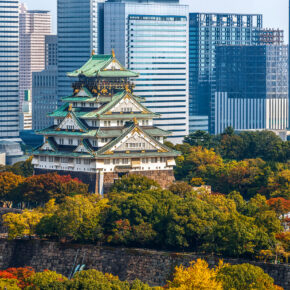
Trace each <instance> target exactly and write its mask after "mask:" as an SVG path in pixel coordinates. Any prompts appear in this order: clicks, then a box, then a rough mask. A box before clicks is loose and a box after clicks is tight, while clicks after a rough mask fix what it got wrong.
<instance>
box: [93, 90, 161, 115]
mask: <svg viewBox="0 0 290 290" xmlns="http://www.w3.org/2000/svg"><path fill="white" fill-rule="evenodd" d="M125 97H127V98H130V99H132V101H133V102H136V103H137V104H138V106H140V107H141V108H142V110H143V112H144V114H153V115H155V113H153V112H151V111H150V110H149V109H147V108H145V107H144V106H143V105H142V104H141V103H140V102H139V100H136V99H135V97H134V96H133V95H132V94H131V93H129V92H126V91H121V92H118V93H116V94H115V95H114V96H113V97H112V101H111V102H109V103H107V104H106V105H104V106H102V107H101V108H100V109H99V110H98V111H97V112H96V113H97V114H98V115H104V114H106V113H108V112H109V111H110V109H112V108H113V107H114V106H115V105H117V104H118V103H119V102H120V101H121V100H122V99H123V98H125ZM156 115H157V114H156Z"/></svg>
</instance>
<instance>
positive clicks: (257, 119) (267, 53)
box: [214, 45, 289, 134]
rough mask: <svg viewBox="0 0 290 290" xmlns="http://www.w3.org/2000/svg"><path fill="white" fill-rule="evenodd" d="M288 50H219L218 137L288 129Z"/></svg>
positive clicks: (271, 47)
mask: <svg viewBox="0 0 290 290" xmlns="http://www.w3.org/2000/svg"><path fill="white" fill-rule="evenodd" d="M287 61H288V47H287V46H285V45H282V46H279V45H257V46H220V47H216V71H215V78H216V82H215V90H216V91H215V110H214V111H215V114H214V133H215V134H220V133H222V132H223V131H224V129H225V128H227V127H228V126H231V127H233V128H234V129H235V130H263V129H267V130H273V131H283V130H286V129H287V127H288V116H289V110H288V106H289V98H288V63H287Z"/></svg>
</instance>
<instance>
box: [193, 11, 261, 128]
mask: <svg viewBox="0 0 290 290" xmlns="http://www.w3.org/2000/svg"><path fill="white" fill-rule="evenodd" d="M189 17H190V19H189V118H190V125H189V127H190V128H189V130H190V132H192V131H196V130H208V127H209V121H208V120H209V117H210V115H211V114H213V113H214V104H212V100H211V98H212V96H214V95H213V94H212V91H211V87H212V86H211V82H212V79H213V72H214V67H215V47H216V45H251V44H254V43H257V42H258V35H257V31H259V30H260V29H261V28H262V15H243V14H222V13H218V14H217V13H190V16H189Z"/></svg>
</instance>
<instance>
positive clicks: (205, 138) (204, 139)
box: [183, 130, 212, 149]
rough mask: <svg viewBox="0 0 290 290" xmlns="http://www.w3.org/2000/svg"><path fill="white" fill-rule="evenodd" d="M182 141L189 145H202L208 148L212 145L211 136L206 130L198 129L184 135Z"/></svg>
mask: <svg viewBox="0 0 290 290" xmlns="http://www.w3.org/2000/svg"><path fill="white" fill-rule="evenodd" d="M183 142H184V143H187V144H189V145H191V146H202V147H204V148H208V149H210V148H211V146H212V137H211V135H210V134H208V133H207V132H205V131H200V130H198V131H195V132H194V133H190V134H189V135H188V136H186V137H185V138H184V141H183Z"/></svg>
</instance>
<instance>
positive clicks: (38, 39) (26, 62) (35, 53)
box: [19, 4, 51, 130]
mask: <svg viewBox="0 0 290 290" xmlns="http://www.w3.org/2000/svg"><path fill="white" fill-rule="evenodd" d="M19 28H20V29H19V32H20V34H19V46H20V50H19V61H20V62H19V77H20V79H19V108H20V130H31V129H32V111H31V106H32V103H31V102H32V100H31V98H30V100H29V101H27V100H28V99H29V98H28V99H27V96H31V94H32V73H33V72H39V71H42V70H44V68H45V36H46V35H49V34H51V15H50V13H49V11H45V10H27V8H26V6H25V5H24V4H21V7H20V15H19Z"/></svg>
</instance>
